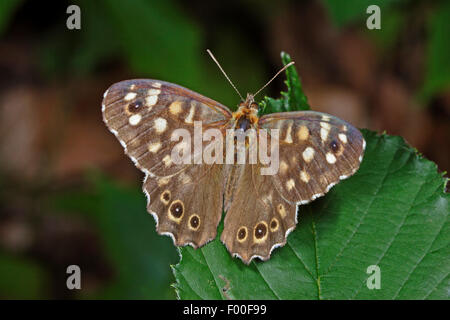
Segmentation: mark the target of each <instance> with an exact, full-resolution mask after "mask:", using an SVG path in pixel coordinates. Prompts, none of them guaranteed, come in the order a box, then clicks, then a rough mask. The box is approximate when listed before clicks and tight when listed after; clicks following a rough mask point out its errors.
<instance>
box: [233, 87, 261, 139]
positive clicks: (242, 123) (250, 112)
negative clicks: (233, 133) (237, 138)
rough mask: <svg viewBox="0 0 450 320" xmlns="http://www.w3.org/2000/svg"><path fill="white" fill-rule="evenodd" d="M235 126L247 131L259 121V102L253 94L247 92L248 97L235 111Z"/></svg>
mask: <svg viewBox="0 0 450 320" xmlns="http://www.w3.org/2000/svg"><path fill="white" fill-rule="evenodd" d="M233 120H234V123H235V125H234V128H236V129H241V130H243V131H247V130H248V129H250V128H255V127H256V124H257V123H258V104H257V103H256V102H255V100H254V97H253V95H252V94H247V99H245V101H243V102H241V103H240V104H239V106H238V110H237V111H236V112H233Z"/></svg>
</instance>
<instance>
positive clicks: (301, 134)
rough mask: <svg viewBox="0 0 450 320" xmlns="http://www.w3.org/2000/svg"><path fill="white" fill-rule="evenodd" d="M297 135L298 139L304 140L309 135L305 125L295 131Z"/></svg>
mask: <svg viewBox="0 0 450 320" xmlns="http://www.w3.org/2000/svg"><path fill="white" fill-rule="evenodd" d="M297 136H298V138H299V140H302V141H304V140H306V139H308V137H309V130H308V128H307V127H306V126H300V128H299V129H298V131H297Z"/></svg>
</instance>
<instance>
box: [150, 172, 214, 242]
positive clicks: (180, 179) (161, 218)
mask: <svg viewBox="0 0 450 320" xmlns="http://www.w3.org/2000/svg"><path fill="white" fill-rule="evenodd" d="M222 169H223V168H222V166H220V165H204V166H198V165H189V166H187V167H186V168H184V169H183V170H182V171H181V172H180V173H179V174H177V175H174V176H168V177H164V178H151V177H149V176H147V177H146V178H145V181H144V186H143V190H144V193H145V194H146V196H147V210H148V212H150V213H151V214H152V215H153V216H154V217H155V220H156V221H157V225H156V231H157V232H158V233H159V234H167V235H170V236H171V237H172V239H173V241H174V244H175V245H177V246H182V245H186V244H190V245H192V246H193V247H194V248H198V247H201V246H203V245H204V244H206V243H207V242H208V241H210V240H212V239H214V238H215V237H216V234H217V226H218V224H219V222H220V218H221V216H222V194H223V170H222Z"/></svg>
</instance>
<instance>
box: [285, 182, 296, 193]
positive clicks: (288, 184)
mask: <svg viewBox="0 0 450 320" xmlns="http://www.w3.org/2000/svg"><path fill="white" fill-rule="evenodd" d="M294 187H295V181H294V179H289V180H288V181H287V182H286V188H287V189H288V191H291V190H292V188H294Z"/></svg>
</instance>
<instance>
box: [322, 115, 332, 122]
mask: <svg viewBox="0 0 450 320" xmlns="http://www.w3.org/2000/svg"><path fill="white" fill-rule="evenodd" d="M322 120H323V121H330V117H329V116H322Z"/></svg>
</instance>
